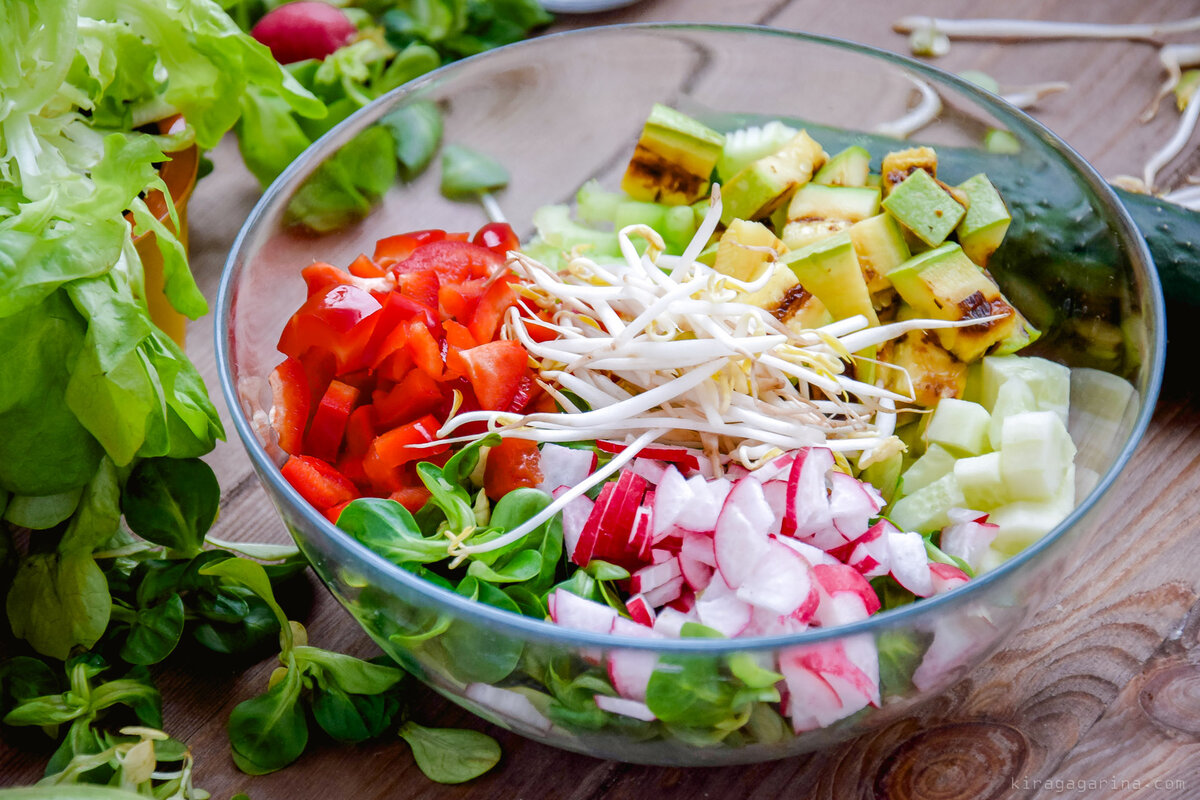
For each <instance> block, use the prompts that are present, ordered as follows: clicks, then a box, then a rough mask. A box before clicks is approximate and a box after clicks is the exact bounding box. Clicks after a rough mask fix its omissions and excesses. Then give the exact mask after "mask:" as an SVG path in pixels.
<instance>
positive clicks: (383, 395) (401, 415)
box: [373, 369, 443, 428]
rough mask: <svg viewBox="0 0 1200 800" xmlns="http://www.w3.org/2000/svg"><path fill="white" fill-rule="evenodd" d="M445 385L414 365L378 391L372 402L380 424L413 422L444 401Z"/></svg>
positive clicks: (385, 426) (390, 424)
mask: <svg viewBox="0 0 1200 800" xmlns="http://www.w3.org/2000/svg"><path fill="white" fill-rule="evenodd" d="M442 397H443V393H442V387H441V386H440V385H439V384H438V382H437V381H435V380H434V379H433V378H431V377H429V375H428V374H426V372H425V370H421V369H414V370H412V371H410V372H409V373H408V374H407V375H405V376H404V379H403V380H402V381H400V382H399V383H397V384H396V385H395V386H393V387H392V388H391V389H390V390H388V391H386V392H376V393H375V397H374V403H373V406H374V408H375V414H376V417H377V419H378V420H379V423H378V424H379V427H380V428H391V427H394V426H396V425H399V424H402V423H405V422H412V421H413V420H414V419H416V418H417V417H421V416H424V415H425V414H428V413H430V412H431V411H434V410H436V409H437V408H438V407H439V406H441V404H442Z"/></svg>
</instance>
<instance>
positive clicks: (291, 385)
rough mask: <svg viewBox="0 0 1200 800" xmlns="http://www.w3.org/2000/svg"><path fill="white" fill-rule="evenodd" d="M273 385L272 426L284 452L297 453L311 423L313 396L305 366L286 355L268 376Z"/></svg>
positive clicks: (302, 444)
mask: <svg viewBox="0 0 1200 800" xmlns="http://www.w3.org/2000/svg"><path fill="white" fill-rule="evenodd" d="M268 381H269V382H270V384H271V395H272V398H273V399H272V407H271V426H272V427H273V428H274V429H275V435H276V437H277V438H278V441H279V447H280V448H281V449H282V450H283V452H285V453H288V454H290V455H297V454H299V453H300V452H301V448H302V447H303V446H304V429H305V427H307V425H308V410H309V408H310V406H311V403H312V398H311V397H310V395H309V390H308V376H307V375H305V374H304V365H303V364H301V363H300V362H299V361H298V360H296V359H294V358H286V359H284V360H283V362H282V363H281V364H280V365H279V366H277V367H275V369H274V370H273V371H272V372H271V376H270V377H269V378H268Z"/></svg>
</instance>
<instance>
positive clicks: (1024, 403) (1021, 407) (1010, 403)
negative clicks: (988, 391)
mask: <svg viewBox="0 0 1200 800" xmlns="http://www.w3.org/2000/svg"><path fill="white" fill-rule="evenodd" d="M1037 410H1038V407H1037V400H1036V399H1035V398H1034V396H1033V389H1030V388H1029V384H1028V383H1025V381H1019V380H1018V381H1007V382H1006V383H1005V384H1004V385H1003V386H1001V387H1000V391H999V392H997V393H996V401H995V402H994V403H993V404H992V422H991V424H990V425H989V426H988V441H990V442H991V443H992V449H993V450H999V449H1000V436H1001V434H1003V432H1004V420H1006V419H1008V418H1009V417H1011V416H1014V415H1016V414H1024V413H1026V412H1029V411H1037Z"/></svg>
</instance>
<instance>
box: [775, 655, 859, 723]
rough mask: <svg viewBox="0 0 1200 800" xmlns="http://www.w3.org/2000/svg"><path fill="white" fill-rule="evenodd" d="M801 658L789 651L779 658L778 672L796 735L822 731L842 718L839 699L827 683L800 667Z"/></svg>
mask: <svg viewBox="0 0 1200 800" xmlns="http://www.w3.org/2000/svg"><path fill="white" fill-rule="evenodd" d="M796 649H797V650H799V649H798V648H796ZM802 657H803V652H802V651H798V652H795V653H793V652H792V650H785V651H784V652H783V653H781V654H780V656H779V672H780V673H781V674H782V675H783V679H784V683H786V684H787V690H788V716H789V717H791V720H792V730H794V731H795V732H796V733H800V732H801V731H811V730H815V729H817V728H823V727H825V726H826V725H829V724H831V723H834V722H837V721H838V720H839V719H841V718H842V717H844V716H846V715H845V714H844V713H843V712H842V698H841V697H839V696H838V693H837V692H836V691H834V689H833V687H832V686H830V685H829V681H827V680H825V679H824V678H823V677H821V676H820V675H818V674H817V673H815V672H813V671H812V670H811V669H809V668H808V667H806V666H805V665H804V663H803V662H802Z"/></svg>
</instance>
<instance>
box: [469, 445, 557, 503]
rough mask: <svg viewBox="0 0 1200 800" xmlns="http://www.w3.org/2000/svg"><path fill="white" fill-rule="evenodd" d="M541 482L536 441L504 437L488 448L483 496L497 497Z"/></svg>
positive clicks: (539, 460)
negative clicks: (484, 492) (498, 442)
mask: <svg viewBox="0 0 1200 800" xmlns="http://www.w3.org/2000/svg"><path fill="white" fill-rule="evenodd" d="M541 482H542V454H541V451H539V450H538V447H537V443H536V442H530V441H527V440H525V439H504V440H503V441H501V442H500V444H498V445H496V446H495V447H493V448H492V449H491V450H488V454H487V465H486V466H485V467H484V470H483V488H484V491H486V492H487V496H488V497H490V498H492V499H493V500H499V499H500V498H501V497H503V496H504V495H506V494H508V493H509V492H511V491H513V490H514V489H520V488H522V487H534V488H536V487H537V486H538V484H540V483H541Z"/></svg>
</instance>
